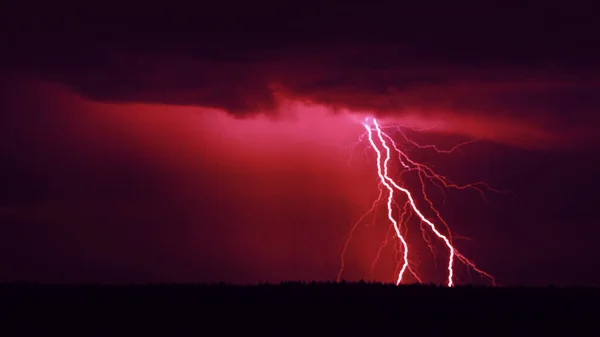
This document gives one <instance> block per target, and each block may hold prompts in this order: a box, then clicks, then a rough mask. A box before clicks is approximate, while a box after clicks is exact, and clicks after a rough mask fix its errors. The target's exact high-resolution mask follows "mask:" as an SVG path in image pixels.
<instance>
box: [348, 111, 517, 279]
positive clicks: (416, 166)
mask: <svg viewBox="0 0 600 337" xmlns="http://www.w3.org/2000/svg"><path fill="white" fill-rule="evenodd" d="M363 126H364V127H365V129H366V136H367V138H368V141H369V143H370V145H371V148H372V149H373V150H374V151H375V153H376V156H377V174H378V176H379V180H380V184H379V187H380V189H379V196H378V197H377V199H376V200H375V201H374V203H373V205H372V207H371V208H370V209H369V211H368V212H367V213H366V214H364V215H363V217H361V218H360V219H359V221H358V222H357V223H355V224H354V226H353V227H352V230H351V232H350V236H349V237H348V240H347V241H346V243H345V245H344V248H343V251H342V267H341V269H340V271H339V274H338V281H340V280H341V275H342V272H343V269H344V262H343V261H344V258H343V257H344V254H345V252H346V250H347V248H348V243H349V241H350V238H351V236H352V233H353V232H354V231H355V230H356V228H357V227H358V225H359V224H360V223H361V222H362V221H363V219H364V218H365V217H366V215H368V214H369V213H373V212H374V211H375V209H376V205H377V204H378V203H379V202H380V201H381V199H382V196H383V189H382V186H383V187H385V189H386V190H387V191H388V194H387V216H388V219H389V221H390V223H391V225H392V226H391V228H390V230H391V229H393V231H394V232H395V233H396V237H397V238H398V240H399V242H400V243H401V247H399V248H400V249H401V251H402V254H401V255H402V261H401V262H402V267H401V268H400V271H399V273H398V278H397V281H396V284H400V283H401V282H402V280H403V276H404V274H405V272H406V271H407V270H408V271H409V272H410V273H411V274H412V275H413V276H414V277H415V279H416V280H417V281H418V282H419V283H421V279H420V278H419V276H418V275H417V274H416V273H415V271H414V270H412V268H411V265H410V261H409V246H408V244H407V242H406V239H405V234H402V230H401V226H402V224H403V223H404V224H405V223H406V222H407V221H408V218H409V217H410V216H411V214H416V215H417V216H418V218H419V220H420V223H421V232H422V237H423V240H425V242H426V243H427V245H428V246H429V248H430V250H431V251H432V253H434V251H433V246H432V245H431V242H430V241H429V239H428V238H427V236H426V232H425V228H424V227H423V224H426V225H427V227H428V228H429V230H430V231H431V232H432V233H433V234H435V236H436V237H437V238H439V239H440V240H441V241H443V242H444V244H445V245H446V247H447V248H448V265H447V271H448V279H447V285H448V287H452V286H453V285H454V274H455V273H454V262H455V260H459V261H460V262H462V263H464V264H465V265H467V266H469V267H471V268H472V269H473V270H475V271H476V272H477V273H479V274H480V275H482V276H485V277H488V278H489V279H490V280H491V281H492V284H494V285H495V280H494V278H493V277H492V276H491V275H490V274H488V273H487V272H485V271H483V270H481V269H479V268H477V267H476V266H475V264H474V263H473V262H471V261H470V260H469V259H467V258H466V257H464V256H463V255H462V254H460V253H459V252H458V251H457V249H456V248H455V247H454V245H453V244H452V232H451V231H450V227H449V226H448V223H447V222H446V221H445V220H444V219H443V218H442V217H441V215H440V213H439V212H438V211H437V210H436V209H435V208H434V207H433V203H432V202H431V200H430V199H429V198H428V197H427V195H426V193H425V189H424V188H425V186H424V179H425V178H426V179H429V180H430V181H431V182H432V183H433V184H435V185H436V186H437V187H439V188H440V189H442V191H443V187H446V188H456V189H459V190H462V189H466V188H473V189H475V190H477V191H478V192H479V193H481V194H482V196H484V195H483V191H482V190H481V189H480V188H478V187H479V186H483V187H485V188H487V189H489V190H492V191H496V192H502V193H503V192H506V191H500V190H495V189H492V188H491V187H489V186H488V185H487V184H485V183H483V182H478V183H474V184H468V185H457V184H454V183H452V182H450V181H449V180H448V179H447V178H446V177H444V176H441V175H439V174H436V173H435V172H434V171H433V170H432V169H431V168H430V167H429V166H426V165H424V164H421V163H418V162H415V161H413V160H412V159H410V158H409V157H408V155H407V154H406V153H405V152H403V151H402V150H401V149H400V148H399V147H398V145H397V144H396V143H395V142H394V140H393V139H392V138H391V137H390V136H389V135H388V134H386V133H385V132H384V131H383V130H382V128H381V127H380V126H379V124H378V123H377V120H376V119H374V118H373V119H372V125H370V124H369V123H368V119H366V122H365V123H363ZM396 129H399V127H396ZM399 132H400V133H401V135H402V137H403V138H404V140H405V141H406V142H407V143H409V144H411V145H413V146H415V147H417V148H420V149H424V148H430V149H433V150H435V151H436V152H438V153H451V152H453V151H454V150H456V149H458V148H459V147H460V146H462V145H465V144H469V143H472V141H471V142H465V143H461V144H459V145H456V146H454V147H453V148H452V149H450V150H447V151H444V150H440V149H438V148H437V147H435V146H433V145H424V146H423V145H419V144H417V143H416V142H414V141H412V140H410V139H409V138H408V137H407V136H406V135H405V134H404V133H403V132H402V131H401V130H399ZM374 134H376V137H374ZM363 137H364V135H363V136H361V139H363ZM375 138H377V140H378V141H376V140H375ZM388 142H389V144H391V146H392V147H393V148H394V150H395V152H396V153H397V155H398V161H399V163H400V165H401V166H402V168H403V171H402V172H408V171H417V173H418V176H419V181H420V182H421V186H422V192H423V198H424V199H425V201H426V202H427V204H428V205H429V206H430V208H431V210H432V211H433V212H434V213H435V215H436V218H437V220H438V221H439V222H440V223H441V224H442V225H443V226H444V227H445V229H446V231H447V233H448V234H447V235H444V234H442V233H441V232H440V231H439V230H438V228H437V227H436V225H435V224H434V223H433V221H431V220H429V219H428V218H427V217H425V215H423V213H422V212H421V210H419V208H418V207H417V205H416V203H415V200H414V198H413V195H412V194H411V192H410V191H409V190H408V189H407V188H405V187H402V186H400V185H399V184H398V183H396V181H394V179H392V178H391V177H390V176H389V161H390V157H391V149H390V145H388ZM384 151H385V157H384V155H383V154H382V153H383V152H384ZM383 157H384V158H383ZM382 158H383V160H382ZM394 191H399V192H402V193H403V194H404V195H405V196H406V198H407V200H406V202H405V204H404V207H399V206H398V204H396V202H395V200H394ZM444 198H445V195H444ZM484 198H485V196H484ZM394 206H396V208H397V209H398V210H399V211H400V214H399V220H396V218H394V215H393V208H394ZM411 211H412V212H411ZM406 214H408V216H407V217H406V218H404V217H405V215H406ZM388 233H389V232H388ZM385 245H387V234H386V240H385V241H384V242H383V243H382V245H381V246H380V247H379V250H378V251H377V256H376V257H375V260H374V261H373V264H372V267H371V272H373V269H374V266H375V263H376V261H377V259H378V258H379V256H380V254H381V251H382V249H383V247H384V246H385ZM434 261H435V260H434Z"/></svg>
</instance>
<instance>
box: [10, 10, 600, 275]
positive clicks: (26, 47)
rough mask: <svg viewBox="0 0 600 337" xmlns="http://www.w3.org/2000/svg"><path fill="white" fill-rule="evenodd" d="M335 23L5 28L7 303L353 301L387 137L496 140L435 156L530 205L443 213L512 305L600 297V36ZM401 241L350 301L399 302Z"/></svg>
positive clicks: (570, 16) (61, 23)
mask: <svg viewBox="0 0 600 337" xmlns="http://www.w3.org/2000/svg"><path fill="white" fill-rule="evenodd" d="M214 6H215V8H216V7H218V5H216V4H215V5H214ZM315 6H316V5H315ZM315 6H312V7H311V6H308V5H305V6H300V7H299V8H297V10H296V11H294V12H289V11H286V12H285V13H286V15H279V14H278V15H274V14H273V13H271V12H270V10H273V11H275V9H273V8H274V7H269V8H271V9H270V10H269V11H259V10H257V9H248V8H247V9H245V10H241V9H240V11H239V12H240V13H242V12H244V13H246V11H249V12H251V13H254V14H253V15H247V16H244V15H237V14H232V13H229V12H230V11H229V10H228V9H227V8H225V9H224V8H216V9H214V10H215V11H216V12H219V10H220V11H221V12H219V13H221V14H219V15H224V14H223V13H225V12H227V13H229V14H227V15H228V18H229V19H228V20H216V19H215V18H218V17H220V16H219V15H217V14H214V15H208V14H204V12H203V14H198V15H199V16H198V17H196V16H194V17H193V18H191V17H186V16H176V15H174V14H173V15H171V16H168V15H167V14H165V13H164V11H163V10H159V11H152V10H151V9H147V12H145V13H148V14H147V15H146V16H144V18H137V19H136V18H134V17H132V16H127V15H125V17H119V15H117V14H115V15H114V16H113V19H114V20H113V21H111V25H107V24H106V22H107V21H106V20H105V18H106V17H105V16H103V15H100V14H98V13H96V12H94V13H96V14H89V13H88V14H89V17H86V16H85V15H83V14H82V15H67V14H68V13H62V12H61V13H58V12H56V13H55V12H53V11H52V9H47V10H48V11H49V12H52V13H53V15H48V13H46V12H44V11H42V10H39V11H32V10H29V9H28V10H26V11H24V12H23V13H25V14H23V13H19V14H18V15H17V14H14V15H10V18H7V20H2V22H5V24H6V25H9V26H10V29H9V31H10V32H11V34H9V35H8V36H7V37H8V38H7V39H6V41H5V42H6V45H8V46H9V47H10V48H8V49H9V50H10V51H9V52H7V53H6V55H5V58H4V59H5V61H6V62H3V63H2V64H1V65H0V71H2V73H3V74H5V75H6V76H3V77H2V82H1V87H0V88H1V91H0V108H1V109H0V164H1V165H0V178H1V179H2V180H1V181H2V182H3V184H2V188H0V223H1V224H2V226H1V227H0V265H2V266H3V268H1V269H0V280H32V281H60V282H72V281H90V282H96V281H110V282H123V281H140V282H146V281H149V280H150V281H219V280H223V281H229V282H238V283H245V282H258V281H280V280H283V279H302V280H332V279H334V278H335V277H336V275H337V271H338V268H339V265H340V256H339V253H340V250H341V248H342V244H343V242H344V239H345V237H346V235H347V234H348V231H349V230H350V228H351V226H352V224H353V223H354V221H356V220H357V219H358V218H359V217H360V215H361V214H362V213H363V212H364V211H366V210H367V209H368V208H369V206H370V204H371V202H372V200H373V198H375V197H376V195H377V188H376V183H377V177H376V170H375V169H376V167H375V162H374V157H373V153H372V152H369V151H366V152H365V151H364V150H365V148H364V145H359V146H357V147H356V148H354V150H352V146H353V145H354V144H355V142H356V141H357V140H358V138H359V137H360V135H361V134H362V133H363V131H364V128H363V127H362V125H361V124H360V120H361V118H363V117H364V116H376V117H377V118H378V119H379V120H380V121H381V123H383V124H385V125H389V124H391V123H401V124H405V125H408V126H411V127H415V128H419V129H423V128H425V129H428V131H425V132H409V133H410V136H411V137H414V139H415V140H418V141H420V142H422V143H435V144H436V145H438V146H440V147H442V148H449V147H451V146H453V145H455V144H457V143H460V142H462V141H465V140H471V139H477V140H478V141H477V142H475V143H473V144H469V145H466V146H465V147H463V148H462V151H458V152H456V153H453V154H435V153H432V152H431V151H428V150H424V151H414V152H411V155H412V156H413V158H414V159H418V160H420V161H423V162H425V163H428V164H431V165H433V166H434V167H435V168H436V170H438V171H439V172H440V173H442V174H444V175H447V176H448V177H450V178H451V179H452V180H454V181H455V182H457V183H468V182H473V181H481V180H483V181H486V182H488V183H489V184H490V185H492V186H494V187H497V188H500V189H506V190H511V191H513V192H514V195H502V194H500V195H494V194H490V195H488V198H489V199H490V201H491V202H492V205H490V204H488V203H486V202H485V201H483V200H482V199H481V197H480V196H479V194H478V193H476V192H472V191H471V192H470V191H464V192H452V191H450V192H448V199H447V203H446V204H442V203H441V201H442V199H441V198H440V196H439V195H437V196H436V195H435V192H433V193H434V198H436V201H437V202H438V203H439V210H440V211H441V212H442V214H443V215H444V217H445V218H446V219H447V220H448V222H449V224H450V225H451V227H452V228H453V229H454V230H455V231H456V232H457V233H458V234H459V235H462V236H467V237H470V238H472V240H471V241H468V240H459V241H457V245H458V246H459V248H460V249H461V251H463V252H464V253H465V255H467V256H469V257H471V258H473V259H474V260H475V261H476V262H477V263H478V265H479V266H480V267H482V268H484V269H486V270H488V271H489V272H490V273H492V274H494V275H495V276H496V277H497V279H498V281H499V282H500V283H502V284H547V283H560V284H573V283H577V284H584V283H594V284H600V275H599V274H598V273H597V272H594V270H595V265H596V261H597V259H598V258H600V256H599V255H598V252H597V249H596V242H595V237H596V236H597V235H599V234H600V232H599V231H598V228H597V226H596V224H597V222H598V217H597V215H596V204H597V197H596V190H597V188H598V187H600V184H599V180H598V179H597V178H596V172H597V170H598V169H600V167H598V164H597V161H596V160H595V158H596V157H597V154H598V149H599V147H598V144H600V143H599V142H598V140H599V139H598V137H597V130H596V129H597V125H598V115H597V113H596V111H597V110H598V108H600V101H599V99H598V98H599V97H600V95H598V88H599V86H598V83H600V82H598V69H599V68H598V66H597V63H596V62H597V59H598V57H597V56H598V54H597V49H594V48H592V47H593V46H595V45H596V44H594V43H593V42H594V41H596V40H597V36H596V35H595V34H593V33H592V32H595V31H597V30H596V29H593V28H594V27H595V25H597V23H596V20H593V21H589V22H588V21H586V20H584V17H585V15H584V14H585V13H586V11H583V10H582V11H575V10H574V9H568V8H567V9H564V8H561V9H560V10H556V9H553V8H550V7H548V8H546V9H544V11H541V10H540V7H539V6H537V7H536V6H534V7H532V8H530V9H523V11H516V10H513V9H510V8H504V9H502V8H500V9H497V10H496V11H493V13H496V14H493V13H492V14H490V13H491V12H490V13H488V14H486V15H487V16H482V15H472V13H471V12H469V11H466V10H460V11H458V10H453V9H452V8H446V9H444V10H442V9H440V10H439V11H436V13H437V12H439V13H453V14H452V15H446V16H444V15H441V14H435V13H429V12H431V11H427V10H426V8H425V9H423V8H420V5H418V4H415V5H411V6H412V7H411V8H413V7H414V8H413V10H414V11H417V10H425V12H427V13H429V14H428V15H429V16H428V18H429V19H428V20H417V19H416V17H417V16H415V15H408V14H407V13H409V11H403V12H402V13H404V14H398V11H387V12H385V13H383V12H381V11H379V10H375V9H368V8H367V7H365V8H362V7H361V8H359V7H356V6H354V7H353V6H350V5H348V6H347V7H344V8H343V9H335V8H333V9H335V10H334V11H333V12H331V10H333V9H332V8H329V7H330V6H329V5H328V4H325V3H324V4H322V5H319V6H317V7H318V8H317V7H315ZM548 6H550V5H548ZM476 7H477V5H476V4H472V6H469V7H468V8H469V10H475V9H474V8H476ZM419 8H420V9H419ZM340 11H342V12H344V13H346V15H341V14H340V13H341V12H340ZM216 12H215V13H216ZM206 13H208V10H207V12H206ZM328 13H329V14H328ZM331 13H335V14H336V15H333V14H331ZM368 13H371V14H373V13H379V14H377V15H375V16H373V15H372V16H371V17H370V19H368ZM393 13H396V14H394V15H392V14H393ZM411 13H412V12H411ZM470 13H471V14H470ZM486 13H487V11H486ZM498 13H504V14H503V15H509V16H511V17H512V19H511V20H508V19H507V18H506V17H505V16H502V15H500V14H498ZM519 13H525V14H522V15H521V14H519ZM527 13H529V14H527ZM540 13H542V14H543V15H541V14H540ZM113 14H114V13H113ZM517 14H519V15H517ZM526 14H527V15H526ZM155 16H156V18H158V19H156V20H150V19H149V18H152V17H155ZM392 16H393V17H392ZM14 18H19V20H15V19H14ZM309 18H310V20H308V19H309ZM548 18H554V19H552V20H550V19H548ZM159 19H160V20H159ZM188 19H189V20H188ZM359 19H360V20H359ZM559 19H560V20H559ZM307 20H308V21H307ZM150 21H151V22H150ZM28 22H29V24H27V23H28ZM160 22H163V23H165V24H166V23H168V24H169V25H168V26H169V27H170V28H168V29H167V26H159V23H160ZM223 22H227V24H224V23H223ZM306 22H311V25H306V24H305V23H306ZM504 22H511V25H510V26H501V25H500V24H502V23H504ZM586 22H587V23H586ZM351 23H352V24H351ZM434 23H435V24H434ZM542 23H543V24H542ZM558 23H561V24H560V25H559V24H558ZM566 23H569V25H567V24H566ZM496 24H497V25H498V27H500V28H498V27H496V26H497V25H496ZM132 25H133V26H132ZM131 27H137V28H136V29H133V28H131ZM144 27H145V28H144ZM207 27H208V28H207ZM273 27H279V28H278V29H277V30H274V29H273ZM473 27H477V29H474V28H473ZM502 27H504V28H502ZM565 27H567V28H568V29H567V28H565ZM209 28H210V29H209ZM107 32H111V33H110V34H108V33H107ZM549 32H551V33H549ZM92 36H93V37H94V38H91V37H92ZM406 183H407V184H408V185H409V186H412V187H414V186H413V185H411V184H414V183H415V182H414V181H410V179H408V180H407V182H406ZM386 229H387V225H385V224H383V223H381V220H379V221H378V222H377V223H376V225H375V226H370V227H369V226H367V225H365V226H361V227H360V228H359V230H358V232H357V233H356V236H355V240H354V241H353V242H352V244H351V246H350V249H349V251H348V256H347V264H346V265H347V266H348V267H347V270H346V274H345V275H346V277H347V278H348V279H359V278H370V277H374V278H375V279H377V280H382V281H393V280H394V279H395V277H394V272H393V261H392V257H391V254H389V252H388V254H387V255H385V256H384V258H382V260H381V264H380V267H378V268H377V270H376V272H375V274H374V275H373V276H372V275H371V274H370V266H371V261H372V259H373V257H374V254H375V252H376V250H377V247H378V245H379V243H380V241H381V239H382V238H383V235H384V234H385V230H386ZM417 234H418V233H417ZM409 239H410V240H414V241H416V240H418V236H417V237H412V236H411V237H409ZM419 245H420V244H419V243H418V242H417V243H416V247H417V248H415V249H416V250H417V251H418V252H419V253H420V256H422V257H423V259H424V260H423V266H422V273H423V274H424V276H425V278H426V279H427V280H433V281H435V282H438V281H440V280H443V279H444V274H443V271H442V272H436V270H435V268H434V266H433V264H432V262H431V260H428V259H429V258H428V255H427V251H426V249H425V248H424V247H422V246H419ZM440 249H441V248H440ZM459 273H460V275H461V276H460V278H461V280H464V281H465V282H469V281H477V278H473V279H471V278H469V277H468V274H467V273H466V271H465V270H464V269H460V270H459Z"/></svg>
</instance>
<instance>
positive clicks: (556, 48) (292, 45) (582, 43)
mask: <svg viewBox="0 0 600 337" xmlns="http://www.w3.org/2000/svg"><path fill="white" fill-rule="evenodd" d="M388 5H389V4H388ZM584 5H585V4H584ZM375 7H377V6H375ZM375 7H373V6H371V7H368V8H367V7H364V6H361V5H345V6H335V5H334V4H333V3H330V2H325V3H303V5H302V6H291V5H290V6H287V5H286V6H283V5H276V4H274V3H265V2H262V3H256V4H253V5H252V6H241V7H240V6H239V5H238V6H233V5H232V6H230V5H214V4H213V5H211V6H210V7H209V8H205V9H204V10H202V11H197V10H196V11H190V13H189V15H181V13H178V15H177V16H175V15H173V14H172V13H169V10H166V9H152V8H144V15H143V16H141V15H140V13H139V9H138V13H137V14H136V13H135V10H136V9H135V8H129V9H130V10H131V11H128V9H127V8H125V9H123V10H122V11H120V12H119V13H118V14H117V13H114V12H103V11H88V12H89V13H87V14H81V13H77V15H75V14H74V13H69V12H66V13H59V12H56V10H55V11H54V12H52V15H50V14H48V13H46V14H40V13H33V12H32V13H31V18H32V19H31V22H30V23H34V24H33V25H31V26H26V23H27V22H28V21H27V20H21V21H20V22H13V24H14V27H13V29H12V31H13V32H14V33H15V34H12V35H10V36H11V37H10V38H9V45H10V46H11V52H10V53H9V54H8V58H9V61H11V63H9V64H11V66H12V67H11V68H12V69H19V71H25V72H26V73H27V74H29V75H33V76H35V77H40V78H42V79H46V80H52V81H58V82H61V83H63V84H65V85H67V86H69V87H70V88H71V89H72V90H74V91H75V92H77V93H79V94H80V95H82V96H84V97H87V98H90V99H93V100H100V101H110V102H153V103H165V104H184V105H198V106H206V107H214V108H221V109H224V110H226V111H228V112H230V113H232V114H235V115H238V116H243V115H248V114H252V113H257V112H262V113H273V112H274V111H275V110H276V108H277V100H278V98H279V97H281V96H284V97H288V98H298V99H302V100H306V101H310V102H314V103H320V104H327V105H330V106H333V107H345V108H350V109H358V110H370V111H373V112H379V113H383V112H388V113H405V112H408V111H416V112H417V113H419V114H427V113H436V112H439V111H452V112H453V113H458V114H469V115H477V114H484V115H490V114H494V115H497V116H509V117H511V118H520V119H524V120H530V121H534V122H536V123H542V124H550V125H552V126H553V127H556V125H560V124H561V123H564V122H568V123H569V124H574V125H575V124H587V123H590V122H591V121H595V120H594V117H593V115H594V114H593V113H590V112H593V111H595V110H596V109H597V108H599V107H600V98H599V97H600V95H597V93H598V92H599V91H600V89H599V86H598V82H597V76H596V75H597V73H598V68H597V66H595V65H594V60H597V59H598V58H599V57H600V54H599V50H598V49H597V48H594V46H595V45H597V43H598V42H599V39H598V37H597V36H596V35H595V34H594V33H593V32H594V31H597V30H598V29H596V28H599V29H600V26H598V23H597V22H596V21H595V20H592V19H593V18H592V17H591V16H590V15H589V14H588V13H589V8H587V7H586V6H580V5H577V6H576V5H575V4H573V5H572V6H570V7H568V8H563V7H560V8H559V7H553V6H552V5H550V4H545V3H542V2H534V3H528V4H524V5H521V6H520V7H510V6H506V5H502V6H500V5H498V6H494V5H489V4H486V5H485V6H483V5H480V4H478V3H476V2H472V3H471V2H469V3H465V4H463V5H461V6H459V5H458V4H452V5H449V4H445V5H444V4H437V5H436V6H433V7H429V6H425V5H418V4H411V5H409V6H407V7H402V8H393V7H389V8H388V10H383V7H382V8H380V7H377V8H376V10H375V9H374V8H375ZM434 9H435V10H434ZM47 10H51V9H47Z"/></svg>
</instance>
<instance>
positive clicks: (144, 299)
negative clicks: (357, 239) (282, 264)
mask: <svg viewBox="0 0 600 337" xmlns="http://www.w3.org/2000/svg"><path fill="white" fill-rule="evenodd" d="M599 299H600V289H592V288H555V287H547V288H477V287H456V288H453V289H447V288H441V287H436V286H402V287H396V286H393V285H382V284H364V283H354V284H335V283H317V284H302V283H284V284H281V285H260V286H229V285H224V284H222V285H135V286H96V285H81V286H49V285H30V284H5V285H2V286H1V287H0V303H1V308H2V309H1V312H0V313H1V316H0V317H1V321H2V322H1V323H2V325H1V326H2V330H4V331H8V332H9V333H2V335H4V336H23V335H33V334H35V335H40V334H42V333H43V334H44V335H47V334H56V335H57V336H59V335H60V336H64V335H66V334H68V335H71V334H72V335H77V336H90V335H103V336H120V335H126V336H137V335H147V334H148V333H152V335H164V336H175V335H180V334H183V333H185V334H186V335H187V334H190V333H193V334H195V335H201V336H224V335H228V336H229V335H232V336H233V335H244V336H247V335H256V336H265V335H273V336H441V335H446V334H447V335H453V336H466V335H472V336H482V337H483V336H511V337H512V336H543V335H547V334H552V335H559V334H561V335H562V334H568V335H570V336H575V335H586V336H592V335H599V333H600V329H598V327H597V326H596V324H595V323H596V322H597V321H598V319H599V316H598V313H599V310H598V303H599V302H598V300H599ZM13 327H14V329H13Z"/></svg>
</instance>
